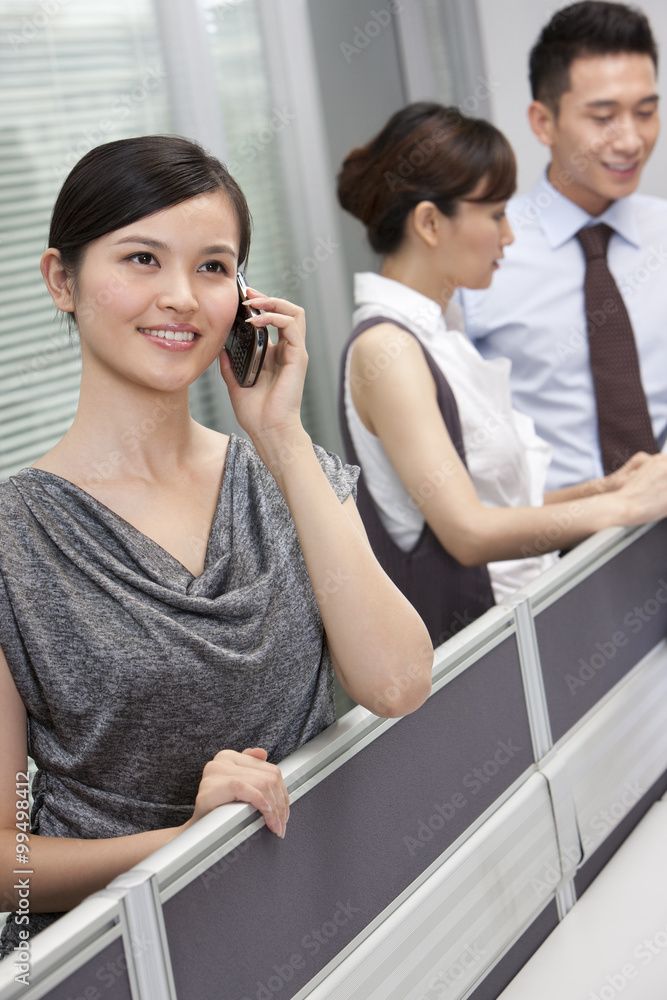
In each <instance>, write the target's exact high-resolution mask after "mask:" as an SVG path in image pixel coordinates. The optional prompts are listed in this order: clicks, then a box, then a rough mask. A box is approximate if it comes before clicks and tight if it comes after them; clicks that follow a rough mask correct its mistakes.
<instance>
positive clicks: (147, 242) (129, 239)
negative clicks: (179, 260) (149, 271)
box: [116, 234, 168, 250]
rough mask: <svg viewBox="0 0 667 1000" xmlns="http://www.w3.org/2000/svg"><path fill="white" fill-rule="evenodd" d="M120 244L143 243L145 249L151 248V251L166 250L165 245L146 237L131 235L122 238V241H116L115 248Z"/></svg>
mask: <svg viewBox="0 0 667 1000" xmlns="http://www.w3.org/2000/svg"><path fill="white" fill-rule="evenodd" d="M121 243H143V245H144V246H146V247H151V249H152V250H167V249H168V247H167V244H166V243H162V242H161V241H160V240H151V239H149V237H148V236H135V235H134V234H131V235H130V236H123V238H122V239H120V240H117V242H116V246H120V244H121Z"/></svg>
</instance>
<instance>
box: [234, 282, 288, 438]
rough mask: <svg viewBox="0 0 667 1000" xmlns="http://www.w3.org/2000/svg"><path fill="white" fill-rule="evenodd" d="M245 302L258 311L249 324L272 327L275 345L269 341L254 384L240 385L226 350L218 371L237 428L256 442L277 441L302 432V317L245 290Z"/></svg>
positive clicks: (280, 302)
mask: <svg viewBox="0 0 667 1000" xmlns="http://www.w3.org/2000/svg"><path fill="white" fill-rule="evenodd" d="M248 302H249V304H250V305H251V306H253V307H254V308H255V309H261V310H263V312H262V313H261V315H259V316H255V317H253V319H252V320H251V321H250V322H251V323H252V325H253V326H255V327H259V326H268V325H271V326H274V327H276V329H277V330H278V343H277V344H269V346H268V348H267V352H266V358H265V359H264V366H263V368H262V371H261V373H260V375H259V378H258V379H257V382H256V383H255V385H254V386H252V387H250V388H245V389H244V388H241V386H240V385H239V384H238V382H237V381H236V378H235V376H234V373H233V371H232V367H231V363H230V360H229V356H228V354H227V352H226V351H224V350H223V351H222V352H221V354H220V371H221V374H222V377H223V379H224V381H225V384H226V386H227V389H228V391H229V398H230V399H231V402H232V406H233V407H234V413H235V414H236V419H237V420H238V422H239V424H240V425H241V427H242V428H243V429H244V430H245V431H246V432H247V433H248V434H249V435H250V437H251V438H252V440H253V441H254V442H255V444H256V445H257V443H258V440H259V441H265V442H266V443H267V444H268V443H270V442H275V443H276V444H280V442H281V439H283V440H289V439H290V438H291V437H293V435H294V433H295V432H296V431H301V430H302V428H301V397H302V395H303V383H304V379H305V377H306V368H307V366H308V355H307V353H306V317H305V313H304V311H303V309H301V307H300V306H296V305H294V303H292V302H288V301H287V300H286V299H278V298H275V297H271V296H264V295H261V293H260V292H258V291H256V290H255V289H254V288H249V289H248Z"/></svg>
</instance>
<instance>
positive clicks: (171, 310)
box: [61, 190, 239, 392]
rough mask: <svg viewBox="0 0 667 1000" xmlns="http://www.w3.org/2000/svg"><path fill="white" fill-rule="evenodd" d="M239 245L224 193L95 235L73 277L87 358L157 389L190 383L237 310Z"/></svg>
mask: <svg viewBox="0 0 667 1000" xmlns="http://www.w3.org/2000/svg"><path fill="white" fill-rule="evenodd" d="M238 250H239V225H238V221H237V217H236V214H235V211H234V208H233V206H232V204H231V202H230V200H229V198H228V197H227V195H226V194H225V193H224V192H223V191H220V190H218V191H213V192H209V193H206V194H201V195H197V196H196V197H194V198H190V199H188V200H187V201H183V202H180V203H179V204H177V205H172V206H171V207H170V208H166V209H164V210H163V211H160V212H156V213H155V214H154V215H149V216H146V217H145V218H143V219H139V220H138V221H137V222H133V223H132V224H131V225H129V226H126V227H124V228H122V229H116V230H114V231H113V232H111V233H107V234H106V235H105V236H102V237H100V238H99V239H97V240H94V241H93V242H92V243H90V244H89V245H88V247H87V248H86V251H85V254H84V258H83V262H82V265H81V268H80V270H79V273H78V275H77V278H76V281H75V282H73V281H72V280H71V279H70V294H71V298H72V308H73V309H74V311H75V313H76V320H77V325H78V328H79V333H80V337H81V350H82V356H83V359H84V363H85V362H86V361H89V362H92V361H94V363H95V364H96V365H97V366H101V367H102V368H105V369H107V370H109V371H114V372H116V373H117V374H118V375H120V376H121V377H124V378H127V379H129V380H130V381H133V382H137V383H142V384H145V385H147V386H150V387H151V388H153V389H157V390H160V391H167V392H168V391H175V390H178V389H182V388H184V387H185V386H187V385H189V384H191V383H192V382H193V381H194V380H195V379H196V378H197V377H198V376H199V375H200V374H201V373H202V372H203V371H205V370H206V368H208V366H209V365H210V364H211V363H212V362H213V361H214V360H215V358H216V357H217V356H218V355H219V354H220V351H221V350H222V348H223V347H224V344H225V341H226V339H227V336H228V334H229V330H230V329H231V326H232V323H233V321H234V317H235V316H236V312H237V309H238V291H237V287H236V270H237V265H238ZM61 308H62V305H61Z"/></svg>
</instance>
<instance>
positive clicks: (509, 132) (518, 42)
mask: <svg viewBox="0 0 667 1000" xmlns="http://www.w3.org/2000/svg"><path fill="white" fill-rule="evenodd" d="M477 5H478V9H479V17H480V23H481V29H482V36H483V43H484V47H485V52H486V59H487V66H488V69H489V73H490V76H491V78H492V80H493V81H494V82H496V83H497V84H498V85H499V86H498V88H497V90H496V91H495V92H494V94H493V97H492V101H493V121H494V123H495V124H496V125H497V126H498V128H500V129H501V130H502V131H503V132H504V133H505V135H506V136H507V137H508V139H509V140H510V142H511V143H512V146H513V147H514V150H515V152H516V154H517V159H518V161H519V191H520V192H521V191H527V190H530V188H531V187H532V186H533V184H534V183H535V181H536V179H537V177H538V176H539V173H540V171H541V170H542V169H543V167H544V166H545V164H546V163H547V162H548V159H549V157H548V151H547V150H546V149H545V147H543V146H541V145H540V144H539V143H538V141H537V139H536V138H535V137H534V135H533V133H532V132H531V130H530V127H529V125H528V120H527V117H526V109H527V107H528V105H529V103H530V87H529V85H528V53H529V52H530V49H531V48H532V46H533V44H534V43H535V41H536V40H537V36H538V34H539V33H540V31H541V29H542V27H543V25H545V24H546V23H547V21H548V20H549V19H550V17H551V15H552V14H553V13H554V12H555V11H556V10H559V9H560V8H562V7H565V6H567V3H566V2H562V3H558V2H556V3H554V2H553V0H551V2H549V0H477ZM633 5H634V6H635V7H639V8H641V9H642V10H643V11H645V13H646V15H647V16H648V18H649V20H650V21H651V25H652V28H653V32H654V34H655V37H656V39H657V42H658V45H659V48H660V54H661V58H662V63H661V66H662V71H663V74H662V75H663V76H664V74H665V73H667V68H665V66H664V61H665V60H667V3H665V0H641V2H635V3H634V4H633ZM666 133H667V126H665V127H664V128H663V134H662V136H661V138H660V140H659V141H658V143H657V145H656V147H655V149H654V151H653V155H652V157H651V159H650V161H649V163H648V165H647V166H646V169H645V170H644V174H643V177H642V181H641V186H640V190H641V191H643V192H644V193H645V194H654V195H659V196H661V197H663V198H667V170H666V169H665V164H666V161H667V134H666Z"/></svg>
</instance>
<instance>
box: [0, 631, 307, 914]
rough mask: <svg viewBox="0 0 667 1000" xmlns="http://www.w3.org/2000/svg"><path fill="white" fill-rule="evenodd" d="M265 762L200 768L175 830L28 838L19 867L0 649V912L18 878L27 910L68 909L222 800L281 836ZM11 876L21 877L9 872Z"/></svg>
mask: <svg viewBox="0 0 667 1000" xmlns="http://www.w3.org/2000/svg"><path fill="white" fill-rule="evenodd" d="M265 757H266V754H265V752H264V751H263V750H258V749H253V750H249V751H247V752H245V753H243V754H237V753H235V752H234V751H232V750H224V751H222V752H221V753H219V754H218V755H217V756H216V757H215V758H214V760H213V761H210V762H209V763H208V764H207V765H206V767H205V768H204V774H203V776H202V781H201V783H200V786H199V791H198V795H197V802H196V805H195V810H194V813H193V815H192V818H191V819H190V820H188V822H187V823H185V824H184V825H183V826H181V827H173V828H169V829H163V830H148V831H146V832H145V833H135V834H132V835H130V836H127V837H111V838H108V839H95V840H77V839H73V838H72V839H70V838H68V837H43V836H37V835H33V834H30V837H29V842H28V849H29V853H28V859H29V864H27V865H26V864H22V863H21V862H20V861H17V858H18V856H19V854H18V852H17V849H16V845H17V833H19V832H20V833H23V830H22V829H19V828H17V825H16V824H17V820H18V822H20V824H21V827H23V824H24V820H23V816H21V819H20V820H19V819H18V817H17V813H18V812H19V810H18V809H17V803H18V805H19V806H22V805H23V803H24V801H25V800H24V799H23V798H20V797H17V795H16V790H17V787H20V786H18V785H17V775H18V776H19V778H20V781H23V776H24V775H25V773H26V771H27V767H28V754H27V746H26V712H25V708H24V706H23V703H22V701H21V698H20V696H19V693H18V691H17V690H16V685H15V684H14V681H13V678H12V675H11V673H10V670H9V667H8V665H7V660H6V658H5V656H4V653H3V651H2V649H0V910H9V909H14V908H15V907H16V906H17V905H18V901H19V900H18V892H17V889H16V888H15V886H16V885H17V884H18V880H19V879H21V878H23V879H26V878H28V879H29V892H30V896H29V902H30V909H31V910H33V911H34V912H37V913H53V912H56V913H57V912H60V911H62V910H69V909H71V908H72V907H73V906H76V905H77V903H80V902H81V900H82V899H85V897H86V896H88V895H90V893H91V892H96V891H97V890H98V889H102V888H104V886H105V885H108V884H109V882H111V881H112V880H113V879H114V878H115V877H116V876H117V875H120V874H121V872H124V871H127V869H128V868H131V867H132V866H133V865H136V864H137V863H138V862H140V861H143V859H144V858H146V857H148V855H149V854H152V853H153V851H156V850H157V849H158V847H162V846H163V844H166V843H168V842H169V841H170V840H173V838H174V837H176V836H177V835H178V834H179V833H180V832H181V831H182V830H184V829H185V828H186V827H188V826H190V825H191V824H192V823H193V822H195V821H196V820H197V819H199V818H200V817H201V816H203V815H205V814H206V813H207V812H209V811H210V810H211V809H214V808H215V807H216V806H218V805H223V804H224V803H226V802H235V801H239V802H249V803H251V805H253V806H255V808H257V809H259V810H260V811H261V812H262V813H263V814H264V817H265V819H266V823H267V826H268V827H269V829H271V830H273V832H274V833H278V834H279V835H281V836H282V835H284V831H285V823H286V822H287V818H288V816H289V803H288V797H287V790H286V788H285V783H284V781H283V779H282V775H281V774H280V771H279V769H278V768H277V767H276V766H275V765H274V764H269V763H267V762H266V760H265ZM20 841H21V842H23V837H21V838H20ZM15 870H19V871H21V872H22V874H18V875H16V874H14V872H15ZM25 871H30V872H32V874H30V875H29V876H28V875H26V874H25Z"/></svg>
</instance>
